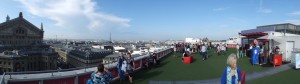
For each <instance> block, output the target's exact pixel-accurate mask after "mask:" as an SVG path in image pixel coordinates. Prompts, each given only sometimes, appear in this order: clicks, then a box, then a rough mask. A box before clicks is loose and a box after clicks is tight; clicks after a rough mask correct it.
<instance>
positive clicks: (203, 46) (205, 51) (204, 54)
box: [201, 43, 207, 60]
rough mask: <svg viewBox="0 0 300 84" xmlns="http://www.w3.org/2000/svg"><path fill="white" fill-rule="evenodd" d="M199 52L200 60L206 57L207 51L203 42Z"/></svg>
mask: <svg viewBox="0 0 300 84" xmlns="http://www.w3.org/2000/svg"><path fill="white" fill-rule="evenodd" d="M201 52H202V60H205V59H207V58H206V53H207V48H206V46H205V44H204V43H203V45H202V47H201Z"/></svg>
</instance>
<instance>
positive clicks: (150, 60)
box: [147, 55, 154, 69]
mask: <svg viewBox="0 0 300 84" xmlns="http://www.w3.org/2000/svg"><path fill="white" fill-rule="evenodd" d="M153 64H154V61H153V57H152V55H150V56H149V57H148V58H147V66H148V69H151V68H152V66H153Z"/></svg>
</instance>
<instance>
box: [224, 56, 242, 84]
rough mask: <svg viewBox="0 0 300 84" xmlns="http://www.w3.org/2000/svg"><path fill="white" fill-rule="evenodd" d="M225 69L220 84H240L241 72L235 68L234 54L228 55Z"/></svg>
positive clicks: (235, 59)
mask: <svg viewBox="0 0 300 84" xmlns="http://www.w3.org/2000/svg"><path fill="white" fill-rule="evenodd" d="M227 65H228V66H227V67H226V68H225V70H224V73H223V75H222V78H221V84H241V80H242V77H241V71H240V69H239V68H238V67H237V58H236V56H235V54H230V55H229V56H228V58H227Z"/></svg>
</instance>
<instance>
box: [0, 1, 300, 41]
mask: <svg viewBox="0 0 300 84" xmlns="http://www.w3.org/2000/svg"><path fill="white" fill-rule="evenodd" d="M299 3H300V1H299V0H288V1H286V0H118V1H117V0H4V1H2V3H0V11H1V12H0V22H4V21H5V17H6V16H7V15H9V16H10V17H11V18H15V17H17V16H18V13H19V12H20V11H22V12H23V15H24V18H25V19H27V20H29V21H30V22H32V23H33V24H34V25H36V26H38V27H40V24H41V22H43V24H44V30H45V38H55V36H56V35H57V36H58V38H61V39H64V38H72V39H109V32H111V33H112V38H113V39H115V40H168V39H176V40H183V39H184V38H186V37H198V38H203V37H208V38H209V39H218V40H219V39H227V38H228V37H231V36H236V35H237V34H238V32H240V31H241V30H245V29H253V28H255V27H256V26H261V25H269V24H277V23H288V22H289V23H293V24H298V25H299V24H300V5H299ZM1 17H2V18H1Z"/></svg>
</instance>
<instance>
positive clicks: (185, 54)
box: [182, 51, 189, 62]
mask: <svg viewBox="0 0 300 84" xmlns="http://www.w3.org/2000/svg"><path fill="white" fill-rule="evenodd" d="M188 56H189V52H188V51H185V52H184V53H183V55H182V62H183V58H184V57H188Z"/></svg>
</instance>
